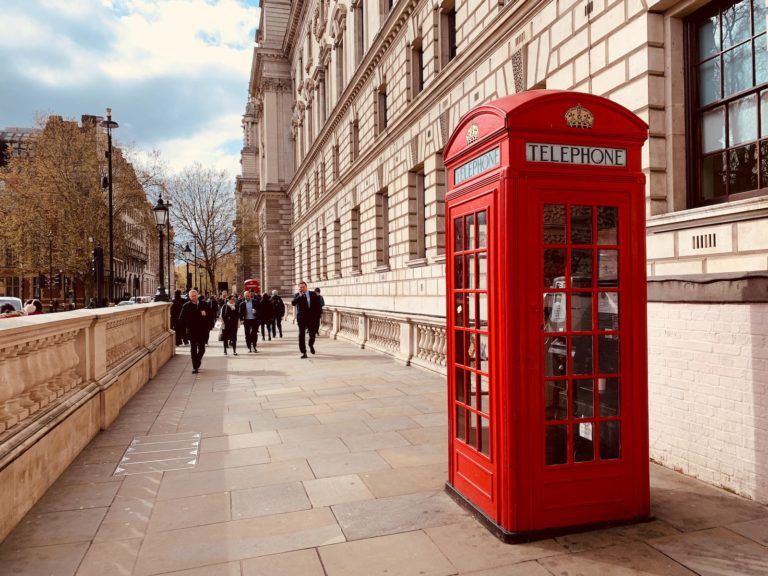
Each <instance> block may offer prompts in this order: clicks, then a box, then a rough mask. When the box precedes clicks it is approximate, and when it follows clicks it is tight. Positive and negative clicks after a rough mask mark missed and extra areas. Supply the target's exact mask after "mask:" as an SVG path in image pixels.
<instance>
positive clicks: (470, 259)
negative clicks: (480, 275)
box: [464, 254, 476, 290]
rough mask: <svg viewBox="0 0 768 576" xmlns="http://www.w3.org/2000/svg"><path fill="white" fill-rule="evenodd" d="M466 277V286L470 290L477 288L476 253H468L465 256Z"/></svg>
mask: <svg viewBox="0 0 768 576" xmlns="http://www.w3.org/2000/svg"><path fill="white" fill-rule="evenodd" d="M464 258H465V260H464V277H465V278H466V284H464V286H465V287H466V288H469V289H470V290H472V289H474V288H475V280H476V278H475V255H474V254H467V255H466V256H464Z"/></svg>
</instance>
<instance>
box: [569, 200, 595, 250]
mask: <svg viewBox="0 0 768 576" xmlns="http://www.w3.org/2000/svg"><path fill="white" fill-rule="evenodd" d="M571 243H572V244H592V206H571Z"/></svg>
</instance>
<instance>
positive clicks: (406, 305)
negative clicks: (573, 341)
mask: <svg viewBox="0 0 768 576" xmlns="http://www.w3.org/2000/svg"><path fill="white" fill-rule="evenodd" d="M765 21H766V6H765V0H721V1H709V0H588V1H586V0H573V1H564V0H506V1H505V0H473V1H463V2H459V1H457V0H418V1H417V0H375V1H372V0H366V1H363V0H297V1H294V2H290V1H288V0H264V1H263V2H262V9H261V22H260V25H259V31H258V33H257V44H258V46H257V48H256V50H255V53H254V54H255V55H254V61H253V70H252V74H251V84H250V90H249V97H250V99H249V104H248V112H247V114H246V116H245V128H246V148H245V149H244V152H243V177H242V178H241V180H240V186H239V188H238V190H239V201H240V203H241V206H243V205H245V204H246V203H247V205H248V209H249V210H252V211H253V212H254V214H255V216H254V217H251V218H248V220H249V222H251V224H250V226H251V233H249V234H247V235H246V236H245V237H244V239H243V246H247V247H248V251H246V252H245V254H248V258H250V266H251V267H250V268H249V271H251V272H252V273H253V274H257V275H260V276H259V277H261V278H263V280H264V283H265V285H268V287H270V288H272V287H276V288H278V287H279V288H280V289H281V290H283V292H287V291H290V288H291V285H292V284H295V283H296V282H297V281H298V280H300V279H304V280H307V281H308V282H309V283H310V286H319V287H321V288H322V291H323V294H324V296H325V300H326V302H327V303H328V305H329V311H328V312H327V313H326V315H325V317H324V320H323V326H324V327H325V329H326V330H327V331H328V332H329V333H331V334H332V335H334V336H335V337H340V338H347V339H350V340H352V341H355V342H357V343H358V344H360V345H364V346H366V347H372V348H376V349H379V350H381V351H383V352H386V353H389V354H392V355H393V356H395V357H396V358H399V359H400V360H402V361H404V362H410V363H412V364H419V365H422V366H425V367H429V368H432V369H435V370H444V364H445V331H444V317H445V290H446V287H445V263H444V258H445V256H444V253H445V246H446V239H445V234H444V230H445V224H444V198H445V194H446V182H445V169H444V166H443V161H442V155H441V151H442V150H443V147H444V146H445V144H446V142H447V139H448V137H449V135H450V133H451V131H452V130H453V128H454V127H455V126H456V124H457V123H458V120H459V119H460V118H461V116H462V115H463V114H465V113H466V112H467V111H469V110H470V109H472V108H473V107H475V106H477V105H479V104H482V103H485V102H488V101H490V100H493V99H496V98H498V97H501V96H505V95H509V94H512V93H515V92H520V91H523V90H530V89H538V88H546V89H565V90H576V91H584V92H590V93H594V94H598V95H601V96H605V97H607V98H609V99H611V100H613V101H615V102H617V103H619V104H621V105H623V106H625V107H627V108H629V109H630V110H632V111H633V112H634V113H636V114H637V115H638V116H639V117H640V118H642V119H643V120H644V121H645V122H646V123H647V124H648V125H649V140H648V142H647V143H646V145H645V147H644V151H643V160H642V161H643V171H644V173H645V175H646V210H647V252H648V263H647V270H648V276H649V295H650V300H651V302H650V303H649V306H648V318H649V335H650V341H649V348H650V357H649V368H650V382H649V386H650V427H651V451H652V457H653V458H655V459H656V460H658V461H660V462H662V463H663V464H665V465H667V466H670V467H673V468H675V469H679V470H681V471H683V472H685V473H688V474H692V475H695V476H698V477H700V478H703V479H705V480H707V481H709V482H712V483H714V484H717V485H721V486H725V487H727V488H729V489H731V490H734V491H736V492H738V493H740V494H743V495H746V496H748V497H751V498H755V499H757V500H760V501H764V502H766V501H768V352H767V350H768V194H767V193H766V191H767V190H768V120H766V118H768V48H767V47H766V46H767V44H766V32H765V31H766V22H765ZM246 184H247V186H246ZM241 214H246V212H245V211H243V210H242V209H241ZM267 242H268V243H269V244H267ZM251 249H252V250H253V252H250V251H249V250H251ZM273 263H274V264H273Z"/></svg>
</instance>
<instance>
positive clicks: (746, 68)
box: [723, 43, 752, 97]
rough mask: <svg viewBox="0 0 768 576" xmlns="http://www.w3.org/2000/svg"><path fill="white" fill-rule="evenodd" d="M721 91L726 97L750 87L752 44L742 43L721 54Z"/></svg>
mask: <svg viewBox="0 0 768 576" xmlns="http://www.w3.org/2000/svg"><path fill="white" fill-rule="evenodd" d="M723 78H724V80H725V83H724V85H723V91H724V92H725V96H726V97H728V96H730V95H731V94H735V93H736V92H741V91H742V90H746V89H747V88H750V87H752V44H751V43H748V44H743V45H742V46H739V47H737V48H734V49H733V50H729V51H728V52H726V53H725V54H724V55H723Z"/></svg>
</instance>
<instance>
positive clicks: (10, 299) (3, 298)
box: [0, 296, 22, 311]
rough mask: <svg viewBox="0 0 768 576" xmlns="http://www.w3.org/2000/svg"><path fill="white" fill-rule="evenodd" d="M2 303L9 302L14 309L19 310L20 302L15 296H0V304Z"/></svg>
mask: <svg viewBox="0 0 768 576" xmlns="http://www.w3.org/2000/svg"><path fill="white" fill-rule="evenodd" d="M3 304H11V305H12V306H13V308H14V309H15V310H17V311H18V310H21V307H22V302H21V300H20V299H19V298H16V297H15V296H0V306H2V305H3Z"/></svg>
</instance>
